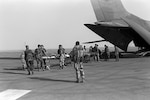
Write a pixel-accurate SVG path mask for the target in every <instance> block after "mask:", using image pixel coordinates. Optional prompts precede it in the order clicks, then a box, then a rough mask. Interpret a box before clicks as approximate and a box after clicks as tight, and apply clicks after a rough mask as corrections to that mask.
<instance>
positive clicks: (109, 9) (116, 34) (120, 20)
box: [85, 0, 150, 51]
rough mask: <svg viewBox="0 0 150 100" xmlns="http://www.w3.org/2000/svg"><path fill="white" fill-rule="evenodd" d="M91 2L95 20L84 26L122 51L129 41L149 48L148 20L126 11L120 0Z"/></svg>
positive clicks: (149, 31)
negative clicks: (93, 22)
mask: <svg viewBox="0 0 150 100" xmlns="http://www.w3.org/2000/svg"><path fill="white" fill-rule="evenodd" d="M91 3H92V6H93V9H94V12H95V15H96V18H97V22H95V24H85V26H87V27H88V28H89V29H91V30H92V31H94V32H95V33H96V34H97V35H99V36H101V37H102V38H104V39H105V40H106V41H109V42H110V43H112V44H114V45H115V46H117V47H119V48H120V49H122V50H124V51H127V48H128V45H129V43H130V42H131V41H133V42H134V44H135V46H137V47H141V48H143V47H144V48H145V50H150V22H149V21H146V20H143V19H141V18H139V17H137V16H135V15H133V14H131V13H129V12H127V11H126V10H125V8H124V7H123V5H122V3H121V0H91ZM100 41H101V40H100ZM102 41H103V40H102ZM96 42H98V41H96Z"/></svg>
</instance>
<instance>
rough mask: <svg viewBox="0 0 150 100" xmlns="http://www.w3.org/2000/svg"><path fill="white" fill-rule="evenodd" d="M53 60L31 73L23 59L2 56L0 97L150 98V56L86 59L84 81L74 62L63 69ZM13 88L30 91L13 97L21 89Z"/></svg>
mask: <svg viewBox="0 0 150 100" xmlns="http://www.w3.org/2000/svg"><path fill="white" fill-rule="evenodd" d="M51 63H52V64H53V66H51V70H46V71H40V72H38V71H37V70H35V72H34V75H27V71H23V70H19V69H18V68H19V67H21V62H20V61H19V60H10V59H9V60H6V59H5V60H2V59H1V60H0V100H2V98H4V99H3V100H150V58H128V59H120V61H119V62H115V60H114V59H110V61H108V62H106V61H99V62H94V61H92V62H88V63H84V71H85V82H84V83H76V82H75V81H76V79H75V70H74V68H73V66H72V65H71V64H69V65H68V66H67V67H66V68H64V69H61V70H60V69H58V65H57V63H58V61H51ZM12 90H13V91H17V90H18V91H19V90H20V91H21V90H24V91H25V90H26V91H27V92H26V93H24V94H23V95H22V96H19V97H18V98H17V97H16V98H15V99H12V98H13V97H14V96H15V95H16V94H18V93H19V92H15V93H16V94H15V93H14V92H13V93H14V94H12V93H9V94H8V91H12ZM4 91H5V92H4ZM3 92H4V93H3ZM6 92H7V93H6ZM20 93H21V92H20ZM2 94H3V97H2ZM8 97H10V98H9V99H8ZM6 98H7V99H6Z"/></svg>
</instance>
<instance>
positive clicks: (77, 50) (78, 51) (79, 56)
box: [71, 41, 85, 83]
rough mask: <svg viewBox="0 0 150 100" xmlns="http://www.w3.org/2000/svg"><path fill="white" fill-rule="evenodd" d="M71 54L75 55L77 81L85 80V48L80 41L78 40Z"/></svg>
mask: <svg viewBox="0 0 150 100" xmlns="http://www.w3.org/2000/svg"><path fill="white" fill-rule="evenodd" d="M71 55H72V56H71V57H73V58H72V61H73V62H74V68H75V70H76V79H77V81H76V82H77V83H80V82H83V81H84V78H85V76H84V70H83V48H82V46H81V45H80V42H79V41H77V42H76V44H75V46H74V48H73V49H72V54H71ZM80 79H81V80H80Z"/></svg>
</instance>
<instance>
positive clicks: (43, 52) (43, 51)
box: [41, 45, 46, 70]
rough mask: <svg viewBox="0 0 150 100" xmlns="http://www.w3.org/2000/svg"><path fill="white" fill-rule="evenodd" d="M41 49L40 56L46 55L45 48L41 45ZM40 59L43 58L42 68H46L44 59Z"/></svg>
mask: <svg viewBox="0 0 150 100" xmlns="http://www.w3.org/2000/svg"><path fill="white" fill-rule="evenodd" d="M41 49H42V57H44V56H46V49H45V48H44V46H43V45H41ZM42 60H43V65H44V69H45V70H46V59H42Z"/></svg>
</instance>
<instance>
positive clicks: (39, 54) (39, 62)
mask: <svg viewBox="0 0 150 100" xmlns="http://www.w3.org/2000/svg"><path fill="white" fill-rule="evenodd" d="M42 55H43V53H42V49H41V48H37V49H35V59H36V61H37V67H38V70H40V69H42V70H44V68H43V59H42Z"/></svg>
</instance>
